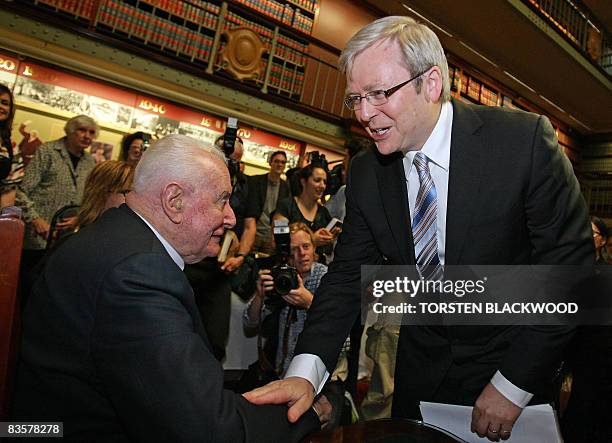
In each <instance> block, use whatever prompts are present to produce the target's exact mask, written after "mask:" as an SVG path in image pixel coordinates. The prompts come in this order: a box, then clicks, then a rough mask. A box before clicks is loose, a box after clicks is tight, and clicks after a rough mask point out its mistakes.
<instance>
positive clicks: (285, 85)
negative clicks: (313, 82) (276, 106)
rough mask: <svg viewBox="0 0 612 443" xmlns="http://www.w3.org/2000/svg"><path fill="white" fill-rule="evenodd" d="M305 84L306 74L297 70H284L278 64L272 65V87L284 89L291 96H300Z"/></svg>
mask: <svg viewBox="0 0 612 443" xmlns="http://www.w3.org/2000/svg"><path fill="white" fill-rule="evenodd" d="M303 83H304V73H303V72H300V71H295V70H288V69H283V68H282V67H281V66H279V65H277V64H272V69H271V70H270V86H273V87H275V88H280V89H283V90H285V91H287V92H290V93H291V94H294V95H296V96H299V95H300V93H301V91H302V84H303Z"/></svg>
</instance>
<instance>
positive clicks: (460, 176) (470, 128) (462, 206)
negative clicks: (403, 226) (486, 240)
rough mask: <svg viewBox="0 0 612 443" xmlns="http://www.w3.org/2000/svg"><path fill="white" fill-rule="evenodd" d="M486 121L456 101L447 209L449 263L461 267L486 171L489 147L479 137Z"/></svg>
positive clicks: (454, 102) (446, 250)
mask: <svg viewBox="0 0 612 443" xmlns="http://www.w3.org/2000/svg"><path fill="white" fill-rule="evenodd" d="M482 124H483V123H482V120H481V119H480V118H479V117H478V115H477V114H476V112H475V111H474V110H472V109H471V108H470V107H469V106H467V105H465V104H463V103H460V102H457V101H455V100H453V129H452V135H451V151H450V171H449V179H448V203H447V209H446V247H445V263H446V264H447V265H455V264H458V263H459V260H460V257H461V250H462V248H463V246H464V240H465V237H466V233H467V230H468V228H469V226H470V224H471V221H472V217H473V215H474V214H475V213H476V212H477V211H476V209H477V202H478V198H477V196H478V189H479V187H480V181H481V178H482V171H483V170H484V155H485V149H486V146H485V145H484V142H483V140H482V139H481V137H480V136H479V135H478V129H479V128H480V127H481V126H482Z"/></svg>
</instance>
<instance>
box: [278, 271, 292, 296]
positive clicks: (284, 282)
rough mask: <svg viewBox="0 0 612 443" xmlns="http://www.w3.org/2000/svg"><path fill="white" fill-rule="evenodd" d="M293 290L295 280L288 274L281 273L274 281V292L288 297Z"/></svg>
mask: <svg viewBox="0 0 612 443" xmlns="http://www.w3.org/2000/svg"><path fill="white" fill-rule="evenodd" d="M292 289H293V278H292V276H291V274H288V273H287V272H280V273H279V275H278V276H276V278H275V279H274V290H275V291H276V292H277V293H278V294H280V295H287V294H289V291H291V290H292Z"/></svg>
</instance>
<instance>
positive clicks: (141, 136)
mask: <svg viewBox="0 0 612 443" xmlns="http://www.w3.org/2000/svg"><path fill="white" fill-rule="evenodd" d="M150 143H151V134H147V133H146V132H140V131H139V132H135V133H133V134H128V135H126V136H125V137H123V140H121V154H120V155H119V158H120V159H121V160H123V161H124V162H128V163H130V164H131V165H134V166H136V165H137V164H138V162H139V161H140V157H142V154H143V152H145V151H146V149H147V148H148V147H149V144H150Z"/></svg>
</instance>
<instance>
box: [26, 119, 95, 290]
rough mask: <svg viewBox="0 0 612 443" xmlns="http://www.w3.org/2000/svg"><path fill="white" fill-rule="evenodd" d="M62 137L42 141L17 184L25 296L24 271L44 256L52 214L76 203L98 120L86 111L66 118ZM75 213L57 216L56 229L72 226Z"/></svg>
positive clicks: (91, 165)
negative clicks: (22, 223) (21, 213)
mask: <svg viewBox="0 0 612 443" xmlns="http://www.w3.org/2000/svg"><path fill="white" fill-rule="evenodd" d="M64 131H65V133H66V136H65V137H62V138H60V139H58V140H54V141H50V142H47V143H44V144H42V145H41V146H40V147H39V148H38V149H37V150H36V153H35V154H34V158H33V159H32V161H31V162H30V163H29V164H28V166H27V168H26V170H25V174H24V177H23V181H22V182H21V184H20V186H19V188H20V190H21V191H23V194H24V195H23V198H24V201H23V206H24V213H25V217H24V218H25V221H26V222H27V225H26V232H25V237H24V243H23V249H24V251H23V256H22V260H21V278H22V289H23V291H22V294H23V295H24V296H27V294H28V293H29V287H28V284H27V281H28V274H29V272H30V270H31V269H32V268H33V267H34V266H35V265H36V263H37V262H38V261H39V260H40V259H41V258H42V257H43V256H44V253H45V248H46V245H47V238H48V236H49V230H50V223H51V219H52V218H53V215H54V214H55V213H56V212H57V211H58V210H60V209H61V208H63V207H65V206H69V205H78V204H80V202H81V200H82V198H83V191H84V188H85V181H86V180H87V176H88V175H89V173H90V172H91V171H92V169H93V168H94V167H95V165H96V162H95V160H94V159H93V157H92V156H91V154H89V153H88V152H85V150H86V149H87V148H89V146H90V145H91V143H92V142H93V141H94V140H95V139H96V137H97V136H98V132H99V129H98V124H97V123H96V122H95V121H94V120H93V119H92V118H91V117H88V116H86V115H78V116H76V117H73V118H71V119H70V120H68V121H67V122H66V126H65V127H64ZM75 222H76V217H71V218H69V219H62V220H59V222H58V223H57V226H56V227H57V229H58V230H63V229H72V228H73V227H74V224H75Z"/></svg>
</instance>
